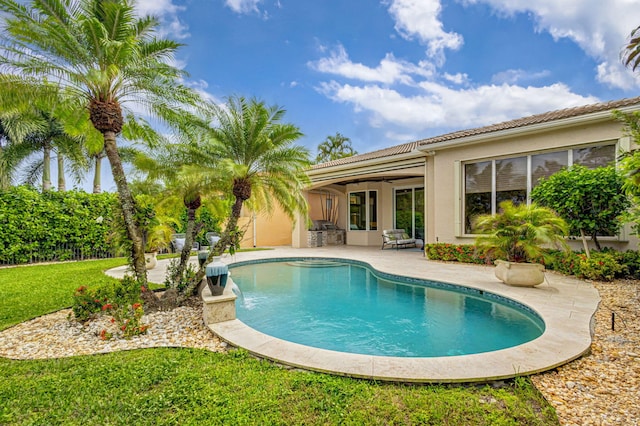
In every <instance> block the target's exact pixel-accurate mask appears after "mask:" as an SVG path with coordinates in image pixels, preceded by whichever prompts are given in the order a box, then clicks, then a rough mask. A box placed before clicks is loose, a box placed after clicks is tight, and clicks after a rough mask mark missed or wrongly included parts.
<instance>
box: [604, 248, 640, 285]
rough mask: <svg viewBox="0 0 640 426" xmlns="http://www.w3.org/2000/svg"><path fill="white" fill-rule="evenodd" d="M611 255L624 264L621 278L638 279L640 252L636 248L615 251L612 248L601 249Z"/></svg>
mask: <svg viewBox="0 0 640 426" xmlns="http://www.w3.org/2000/svg"><path fill="white" fill-rule="evenodd" d="M603 251H605V252H606V253H609V254H611V255H613V257H614V258H615V259H616V261H617V262H618V263H619V264H620V265H622V266H624V268H625V269H624V271H623V275H622V276H621V277H623V278H631V279H634V280H640V252H638V251H636V250H627V251H617V250H612V249H605V250H603Z"/></svg>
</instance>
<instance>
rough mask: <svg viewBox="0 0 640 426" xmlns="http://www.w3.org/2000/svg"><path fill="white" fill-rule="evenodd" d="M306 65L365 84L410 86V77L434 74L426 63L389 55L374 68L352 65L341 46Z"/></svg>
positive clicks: (358, 64)
mask: <svg viewBox="0 0 640 426" xmlns="http://www.w3.org/2000/svg"><path fill="white" fill-rule="evenodd" d="M308 65H309V67H311V68H312V69H315V70H316V71H319V72H324V73H328V74H334V75H339V76H341V77H346V78H350V79H356V80H360V81H365V82H378V83H386V84H392V83H403V84H412V82H413V78H412V77H411V76H412V75H416V76H422V77H429V76H432V75H433V73H434V68H433V66H431V64H429V63H427V62H421V63H420V65H415V64H412V63H410V62H407V61H401V60H397V59H396V58H395V57H394V56H393V54H391V53H388V54H387V55H386V56H385V57H384V59H382V60H381V61H380V64H379V65H378V66H377V67H375V68H371V67H368V66H366V65H364V64H360V63H354V62H352V61H351V60H350V59H349V55H347V52H346V51H345V49H344V47H343V46H342V45H339V46H338V47H337V48H336V49H335V50H333V51H332V52H331V53H330V55H329V56H328V57H325V58H322V59H320V60H318V61H315V62H309V63H308Z"/></svg>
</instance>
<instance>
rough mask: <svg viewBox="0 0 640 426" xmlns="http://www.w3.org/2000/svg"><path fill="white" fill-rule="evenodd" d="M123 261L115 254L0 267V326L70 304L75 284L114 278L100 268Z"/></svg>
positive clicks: (1, 328) (2, 327) (112, 266)
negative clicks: (110, 256) (105, 258)
mask: <svg viewBox="0 0 640 426" xmlns="http://www.w3.org/2000/svg"><path fill="white" fill-rule="evenodd" d="M126 263H127V261H126V259H124V258H116V259H107V260H87V261H83V262H66V263H55V264H40V265H32V266H19V267H15V268H2V269H0V294H1V295H2V297H0V330H3V329H5V328H7V327H10V326H12V325H15V324H18V323H21V322H23V321H26V320H28V319H31V318H34V317H37V316H40V315H44V314H48V313H51V312H55V311H58V310H60V309H62V308H66V307H69V306H71V304H72V303H73V297H72V296H73V292H74V290H75V289H76V288H78V287H80V286H81V285H87V286H98V285H102V284H104V283H107V282H109V281H114V278H110V277H108V276H106V275H105V274H103V271H105V270H107V269H110V268H114V267H116V266H121V265H124V264H126Z"/></svg>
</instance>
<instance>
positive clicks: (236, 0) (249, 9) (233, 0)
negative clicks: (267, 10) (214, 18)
mask: <svg viewBox="0 0 640 426" xmlns="http://www.w3.org/2000/svg"><path fill="white" fill-rule="evenodd" d="M261 1H262V0H225V4H226V5H227V7H229V8H230V9H231V10H233V11H234V12H236V13H253V12H255V13H259V12H260V11H259V10H258V3H260V2H261Z"/></svg>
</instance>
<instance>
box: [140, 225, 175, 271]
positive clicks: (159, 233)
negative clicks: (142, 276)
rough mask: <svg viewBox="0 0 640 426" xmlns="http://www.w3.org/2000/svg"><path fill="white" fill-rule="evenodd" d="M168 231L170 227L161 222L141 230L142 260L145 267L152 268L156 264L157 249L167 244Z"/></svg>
mask: <svg viewBox="0 0 640 426" xmlns="http://www.w3.org/2000/svg"><path fill="white" fill-rule="evenodd" d="M168 232H170V229H169V228H167V227H166V226H163V225H161V224H156V225H154V226H152V227H151V228H149V229H146V230H144V231H143V240H144V252H145V253H144V260H145V263H146V267H147V269H153V268H155V267H156V265H157V264H158V260H157V258H156V256H157V254H158V251H160V250H162V249H164V248H166V247H167V246H168V245H169V238H168V234H167V233H168Z"/></svg>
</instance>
